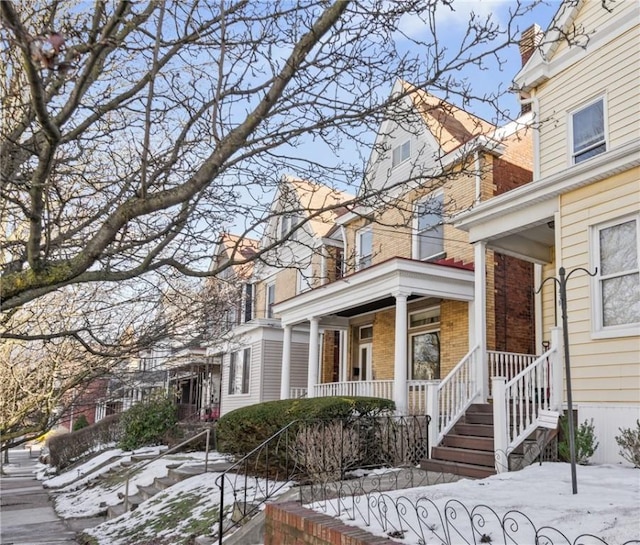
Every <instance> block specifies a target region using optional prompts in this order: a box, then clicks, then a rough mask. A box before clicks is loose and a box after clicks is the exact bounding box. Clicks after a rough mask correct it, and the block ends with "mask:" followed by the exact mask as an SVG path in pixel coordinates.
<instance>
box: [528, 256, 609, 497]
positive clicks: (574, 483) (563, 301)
mask: <svg viewBox="0 0 640 545" xmlns="http://www.w3.org/2000/svg"><path fill="white" fill-rule="evenodd" d="M577 271H584V272H586V273H587V274H588V275H589V276H595V275H596V274H597V273H598V269H597V268H596V269H595V270H594V272H593V273H590V272H589V271H588V270H587V269H585V268H583V267H578V268H576V269H573V270H571V271H569V273H568V274H567V271H566V269H565V268H564V267H560V270H559V271H558V278H556V277H554V276H550V277H549V278H545V279H544V281H543V282H542V284H540V287H539V288H538V289H537V291H536V293H539V292H540V290H541V289H542V286H544V285H545V284H546V283H547V281H549V280H553V281H554V282H555V283H556V284H557V285H558V288H559V291H560V310H561V313H562V337H563V341H564V367H565V376H566V381H567V411H568V413H569V415H568V420H569V453H570V456H571V488H572V490H573V493H574V494H577V493H578V480H577V476H576V438H575V426H574V423H573V394H572V390H571V364H570V360H569V323H568V319H567V282H568V281H569V278H570V277H571V275H572V274H573V273H575V272H577Z"/></svg>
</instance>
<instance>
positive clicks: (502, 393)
mask: <svg viewBox="0 0 640 545" xmlns="http://www.w3.org/2000/svg"><path fill="white" fill-rule="evenodd" d="M554 337H556V335H554ZM560 353H561V345H560V344H559V343H557V342H552V345H551V348H550V349H549V350H547V351H546V352H545V353H544V354H542V355H541V356H539V357H538V358H537V359H536V360H535V361H534V362H533V363H532V364H531V365H529V366H528V367H527V368H525V369H523V370H522V371H521V372H520V373H518V374H517V375H516V376H515V377H513V378H512V379H511V380H509V381H508V382H507V380H506V378H504V377H494V378H493V379H492V380H493V385H492V389H493V393H494V400H493V425H494V448H495V456H496V469H497V470H498V471H506V470H507V469H508V467H509V464H508V458H509V455H510V454H511V453H512V452H513V450H514V449H516V448H517V447H518V446H519V445H520V444H521V443H522V442H523V441H524V440H525V439H526V438H527V437H529V436H530V435H531V433H533V431H534V430H535V429H536V428H537V427H538V424H537V420H538V415H539V413H540V411H549V410H558V409H560V404H561V397H560V396H561V390H562V375H561V374H560V375H559V374H558V372H560V373H561V371H562V367H561V362H560V361H559V359H558V358H559V355H560ZM558 379H559V381H558ZM559 390H560V391H559Z"/></svg>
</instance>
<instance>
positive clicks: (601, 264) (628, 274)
mask: <svg viewBox="0 0 640 545" xmlns="http://www.w3.org/2000/svg"><path fill="white" fill-rule="evenodd" d="M639 224H640V217H634V218H630V219H627V220H625V221H621V222H620V221H618V223H609V224H605V225H601V226H598V227H596V228H595V236H594V237H593V238H594V243H595V251H594V255H595V257H596V260H597V262H596V263H595V265H596V266H597V267H598V272H597V275H596V277H595V282H596V291H597V294H596V297H595V305H594V309H595V324H594V325H595V329H596V330H599V331H603V332H607V331H609V332H611V333H614V334H615V333H620V331H621V330H622V329H624V328H625V327H626V326H629V325H637V324H640V260H639V257H638V256H639V254H640V250H639V240H640V234H639V231H640V227H639ZM623 334H624V333H623Z"/></svg>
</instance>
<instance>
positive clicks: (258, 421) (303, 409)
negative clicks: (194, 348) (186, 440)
mask: <svg viewBox="0 0 640 545" xmlns="http://www.w3.org/2000/svg"><path fill="white" fill-rule="evenodd" d="M393 409H395V404H394V402H393V401H391V400H388V399H381V398H376V397H314V398H302V399H283V400H278V401H267V402H266V403H258V404H257V405H250V406H248V407H243V408H241V409H236V410H235V411H231V412H230V413H227V414H225V415H224V416H222V417H221V418H220V420H218V424H217V428H216V436H217V437H216V439H217V445H218V450H219V451H220V452H225V453H228V454H235V455H239V456H244V455H246V454H247V453H248V452H250V451H252V450H253V449H254V448H255V447H257V446H258V445H260V444H261V443H262V442H263V441H265V440H266V439H268V438H269V437H271V436H272V435H274V434H275V433H276V432H278V431H279V430H281V429H282V428H284V427H285V426H286V425H287V424H289V423H291V422H292V421H294V420H297V421H298V422H301V423H302V422H308V421H311V420H330V419H334V418H338V419H348V418H352V417H361V416H373V415H376V414H379V413H381V412H383V411H389V410H393ZM292 431H295V430H292ZM294 435H295V434H294Z"/></svg>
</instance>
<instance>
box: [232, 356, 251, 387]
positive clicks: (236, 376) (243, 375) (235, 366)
mask: <svg viewBox="0 0 640 545" xmlns="http://www.w3.org/2000/svg"><path fill="white" fill-rule="evenodd" d="M229 357H230V360H229V395H237V394H248V393H249V372H250V368H251V348H245V349H244V350H241V351H239V352H232V353H231V354H230V355H229Z"/></svg>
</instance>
